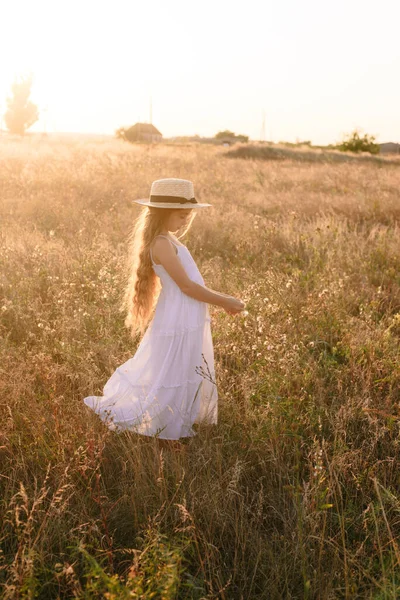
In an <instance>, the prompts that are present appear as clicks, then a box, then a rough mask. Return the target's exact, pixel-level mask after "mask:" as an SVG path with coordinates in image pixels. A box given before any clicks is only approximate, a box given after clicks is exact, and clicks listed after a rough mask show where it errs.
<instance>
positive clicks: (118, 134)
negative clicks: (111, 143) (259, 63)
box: [115, 127, 126, 140]
mask: <svg viewBox="0 0 400 600" xmlns="http://www.w3.org/2000/svg"><path fill="white" fill-rule="evenodd" d="M125 132H126V129H125V127H119V128H118V129H116V130H115V137H116V138H118V139H120V140H126V137H125Z"/></svg>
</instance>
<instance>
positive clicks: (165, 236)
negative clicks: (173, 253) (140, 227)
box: [150, 233, 179, 267]
mask: <svg viewBox="0 0 400 600" xmlns="http://www.w3.org/2000/svg"><path fill="white" fill-rule="evenodd" d="M158 237H164V238H166V239H167V240H169V241H170V242H171V243H172V244H173V245H174V246H175V247H177V246H178V244H176V243H175V242H174V241H172V240H171V238H169V237H168V236H167V235H163V234H162V233H159V234H158V235H156V236H155V238H153V242H154V240H155V239H156V238H158ZM153 242H152V243H153ZM178 247H179V246H178ZM150 258H151V262H152V263H153V264H154V265H155V266H156V267H158V266H159V265H158V264H157V263H155V262H154V260H153V254H152V251H151V247H150Z"/></svg>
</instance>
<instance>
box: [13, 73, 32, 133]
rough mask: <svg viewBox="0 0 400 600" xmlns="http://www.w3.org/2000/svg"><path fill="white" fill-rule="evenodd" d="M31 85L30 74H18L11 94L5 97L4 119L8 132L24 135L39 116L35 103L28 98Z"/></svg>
mask: <svg viewBox="0 0 400 600" xmlns="http://www.w3.org/2000/svg"><path fill="white" fill-rule="evenodd" d="M31 87H32V76H31V75H28V76H27V77H24V76H20V77H19V80H18V79H15V80H14V83H13V84H12V86H11V91H12V96H11V97H9V98H7V110H6V112H5V115H4V121H5V124H6V127H7V129H8V130H9V132H10V133H17V134H19V135H24V134H25V131H26V130H27V129H28V128H29V127H31V125H33V124H34V123H36V121H37V120H38V118H39V110H38V107H37V106H36V104H33V103H32V102H30V100H29V95H30V93H31Z"/></svg>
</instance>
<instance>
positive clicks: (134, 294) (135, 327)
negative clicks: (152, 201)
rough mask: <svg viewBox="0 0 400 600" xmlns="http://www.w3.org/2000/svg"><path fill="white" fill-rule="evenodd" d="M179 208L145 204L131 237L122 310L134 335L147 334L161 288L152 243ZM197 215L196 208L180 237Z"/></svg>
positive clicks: (129, 239) (127, 325) (129, 238)
mask: <svg viewBox="0 0 400 600" xmlns="http://www.w3.org/2000/svg"><path fill="white" fill-rule="evenodd" d="M175 210H179V209H176V208H175V209H174V208H156V207H152V206H145V207H143V208H142V209H141V212H140V214H139V216H138V217H137V219H136V220H135V221H134V224H133V228H132V231H131V233H130V234H129V237H128V246H129V249H128V260H127V263H126V287H125V291H124V294H123V299H122V302H121V306H120V311H121V312H126V318H125V326H126V327H127V328H128V329H130V331H131V336H132V337H133V338H135V337H136V336H137V335H139V334H140V335H143V333H144V331H145V329H146V326H147V324H148V323H149V321H150V319H151V317H152V314H153V310H154V308H155V305H156V303H157V299H158V296H159V294H160V291H161V284H160V280H159V278H158V277H157V275H156V274H155V272H154V269H153V266H152V262H151V258H150V245H151V243H152V241H153V239H154V238H155V237H156V235H158V234H160V233H161V232H162V231H163V230H164V229H165V225H166V223H167V222H168V219H169V217H170V215H171V214H172V213H173V212H174V211H175ZM194 216H195V211H194V210H192V212H191V215H190V217H189V220H188V222H187V225H186V227H185V228H184V230H183V232H182V233H181V234H180V235H179V236H177V237H178V239H179V238H181V237H183V236H184V235H185V234H186V233H187V232H188V230H189V229H190V226H191V224H192V222H193V219H194Z"/></svg>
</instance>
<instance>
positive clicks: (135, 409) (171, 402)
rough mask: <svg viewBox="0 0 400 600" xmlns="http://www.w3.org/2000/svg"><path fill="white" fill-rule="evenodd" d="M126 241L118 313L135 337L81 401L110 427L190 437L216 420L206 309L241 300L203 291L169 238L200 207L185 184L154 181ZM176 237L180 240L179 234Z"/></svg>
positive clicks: (234, 306) (240, 306)
mask: <svg viewBox="0 0 400 600" xmlns="http://www.w3.org/2000/svg"><path fill="white" fill-rule="evenodd" d="M134 202H136V203H138V204H141V205H144V206H145V207H146V208H144V209H143V210H142V213H141V214H140V216H139V217H138V219H137V221H136V224H135V226H134V228H133V232H132V235H131V239H130V250H131V253H130V254H131V255H130V260H129V265H130V267H129V268H130V276H129V279H128V282H127V286H126V290H125V294H124V299H123V303H122V306H121V310H124V311H126V313H127V316H126V320H125V325H126V326H127V327H128V328H129V329H130V330H131V334H132V336H133V337H135V336H136V335H137V334H139V333H140V334H143V333H144V330H145V328H146V325H147V324H148V323H149V321H150V317H151V316H152V311H153V309H154V307H155V311H154V315H153V319H152V320H151V322H150V324H149V325H148V327H147V330H146V332H145V333H144V335H143V337H142V340H141V342H140V344H139V346H138V348H137V350H136V353H135V355H134V356H133V357H132V358H130V359H129V360H128V361H126V362H125V363H124V364H122V365H121V366H120V367H118V368H117V370H116V371H115V372H114V373H113V375H112V376H111V378H110V379H109V380H108V382H107V383H106V384H105V386H104V389H103V393H104V396H100V397H98V396H88V397H87V398H85V399H84V402H85V404H86V405H87V406H89V407H90V408H91V409H93V410H94V411H95V412H96V413H98V414H99V416H100V417H101V418H102V419H103V420H104V421H106V422H107V424H108V425H109V427H111V428H112V429H120V430H121V429H129V430H131V431H134V432H136V433H140V434H144V435H147V436H156V437H158V438H161V439H165V440H179V439H180V438H182V437H191V436H194V435H196V431H194V430H193V428H192V425H193V424H194V423H200V422H204V423H209V424H213V423H217V413H218V409H217V400H218V392H217V388H216V384H215V371H214V350H213V344H212V337H211V329H210V315H209V310H208V304H214V305H216V306H221V307H222V308H224V309H225V311H226V312H228V313H229V314H236V313H239V312H241V311H242V310H244V308H245V305H244V303H243V302H242V301H241V300H238V299H236V298H234V297H232V296H227V295H225V294H222V293H219V292H215V291H213V290H210V289H209V288H207V287H205V285H204V280H203V277H202V276H201V274H200V272H199V270H198V268H197V266H196V263H195V261H194V259H193V257H192V255H191V254H190V252H189V250H188V248H187V247H186V246H184V245H183V244H181V243H180V242H179V241H178V239H177V238H176V237H175V236H174V235H172V232H179V231H180V230H181V229H183V230H184V231H183V233H182V236H183V235H184V234H185V233H186V232H187V231H188V230H189V228H190V226H191V224H192V222H193V219H194V216H195V214H196V211H197V210H199V209H201V208H203V207H207V206H211V205H210V204H206V203H199V202H197V200H196V199H195V197H194V188H193V183H192V182H191V181H188V180H186V179H172V178H170V179H159V180H157V181H154V182H153V184H152V186H151V193H150V199H149V200H147V199H146V200H142V199H141V200H134ZM182 236H180V237H182Z"/></svg>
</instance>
